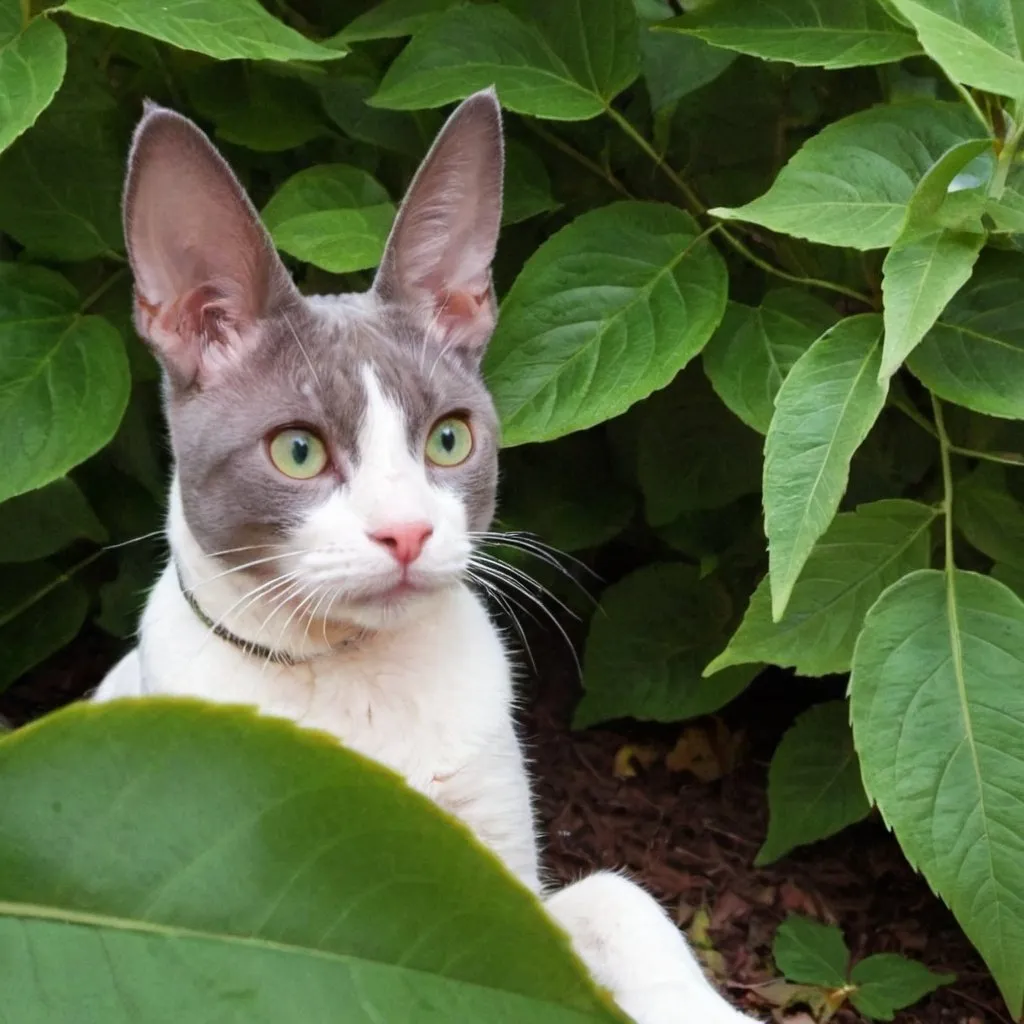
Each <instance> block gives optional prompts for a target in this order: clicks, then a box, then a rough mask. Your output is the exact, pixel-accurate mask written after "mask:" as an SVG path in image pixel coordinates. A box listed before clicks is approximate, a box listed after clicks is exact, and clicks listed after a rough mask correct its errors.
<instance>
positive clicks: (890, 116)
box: [711, 100, 984, 249]
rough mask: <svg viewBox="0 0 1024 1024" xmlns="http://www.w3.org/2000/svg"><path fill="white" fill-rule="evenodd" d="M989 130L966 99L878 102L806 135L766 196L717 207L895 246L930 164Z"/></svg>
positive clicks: (872, 245) (843, 239)
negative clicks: (961, 101)
mask: <svg viewBox="0 0 1024 1024" xmlns="http://www.w3.org/2000/svg"><path fill="white" fill-rule="evenodd" d="M983 131H984V130H983V129H982V127H981V126H980V125H979V124H978V122H977V121H975V119H974V117H973V116H972V115H971V113H970V111H969V110H968V109H967V108H966V107H965V106H963V105H961V104H955V103H938V102H936V101H934V100H914V101H909V102H906V103H900V104H897V105H895V106H877V107H872V108H870V109H869V110H863V111H861V112H860V113H857V114H853V115H851V116H850V117H846V118H843V119H842V120H841V121H837V122H835V123H834V124H830V125H829V126H828V127H826V128H825V129H823V130H822V131H821V132H819V133H818V134H817V135H815V136H814V138H812V139H811V140H810V141H809V142H807V143H805V144H804V145H803V147H802V148H801V149H800V150H799V152H798V153H797V154H796V155H795V156H794V157H793V158H792V159H791V160H790V161H789V163H788V164H786V166H785V167H784V168H783V169H782V171H781V172H780V173H779V176H778V177H777V178H776V179H775V182H774V184H773V185H772V187H771V188H770V189H769V190H768V191H767V192H766V193H765V194H764V195H763V196H761V197H759V198H758V199H755V200H754V201H753V202H751V203H747V204H746V206H740V207H738V208H733V209H730V208H719V209H716V210H712V211H711V212H712V213H713V214H714V215H715V216H718V217H725V218H727V219H733V220H745V221H750V222H752V223H754V224H760V225H762V226H763V227H766V228H770V229H771V230H772V231H781V232H782V233H784V234H790V235H795V236H796V237H798V238H807V239H809V240H810V241H812V242H822V243H825V244H827V245H842V246H849V247H850V248H853V249H878V248H882V247H883V246H889V245H892V243H893V242H895V241H896V239H897V237H898V236H899V233H900V229H901V228H902V225H903V219H904V216H905V214H906V208H907V204H908V203H909V202H910V199H911V196H912V195H913V192H914V188H915V187H916V185H917V183H918V182H919V181H920V180H921V178H923V177H924V175H925V174H926V173H927V172H928V170H929V168H930V167H931V166H932V165H933V164H934V163H935V161H936V160H938V159H939V157H940V156H942V154H943V153H945V152H946V151H947V150H948V149H949V148H950V147H951V146H954V145H956V144H957V143H960V142H964V141H966V140H968V139H977V138H981V137H982V135H983Z"/></svg>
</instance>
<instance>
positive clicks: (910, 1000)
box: [850, 953, 956, 1020]
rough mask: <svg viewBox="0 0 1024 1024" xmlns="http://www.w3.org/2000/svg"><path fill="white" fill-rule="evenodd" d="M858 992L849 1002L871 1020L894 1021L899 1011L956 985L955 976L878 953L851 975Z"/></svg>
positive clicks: (903, 957) (893, 955)
mask: <svg viewBox="0 0 1024 1024" xmlns="http://www.w3.org/2000/svg"><path fill="white" fill-rule="evenodd" d="M850 981H852V982H853V983H854V984H855V985H856V986H857V990H856V991H855V992H853V993H851V995H850V1002H851V1003H853V1005H854V1006H855V1007H856V1008H857V1009H858V1010H860V1012H861V1013H863V1014H864V1016H865V1017H870V1018H871V1019H872V1020H893V1019H894V1017H895V1014H896V1011H897V1010H902V1009H903V1008H904V1007H905V1006H912V1005H913V1004H914V1003H916V1002H917V1001H918V1000H920V999H923V998H924V997H925V996H926V995H928V994H929V993H931V992H934V991H935V990H936V989H937V988H939V987H941V986H942V985H949V984H952V982H954V981H956V975H955V974H936V973H935V972H933V971H930V970H928V968H927V967H925V965H924V964H921V963H918V962H917V961H916V960H908V959H907V958H906V957H905V956H900V955H899V954H898V953H876V954H875V955H874V956H869V957H868V958H867V959H866V960H861V962H860V963H859V964H856V965H855V966H854V968H853V970H852V971H851V972H850Z"/></svg>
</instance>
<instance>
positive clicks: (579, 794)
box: [0, 633, 1009, 1024]
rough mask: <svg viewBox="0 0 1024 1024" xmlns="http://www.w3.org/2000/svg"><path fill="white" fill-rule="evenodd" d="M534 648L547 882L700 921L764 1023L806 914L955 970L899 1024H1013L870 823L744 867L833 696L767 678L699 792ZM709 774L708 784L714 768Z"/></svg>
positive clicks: (98, 641) (9, 700)
mask: <svg viewBox="0 0 1024 1024" xmlns="http://www.w3.org/2000/svg"><path fill="white" fill-rule="evenodd" d="M531 643H532V644H533V646H534V653H535V655H536V656H537V660H538V662H539V663H540V665H541V672H542V674H543V680H544V682H543V686H541V685H540V684H539V683H538V681H537V680H536V678H531V679H530V680H528V681H527V682H526V683H525V684H524V686H525V690H526V694H527V696H528V698H529V700H528V705H527V708H526V711H525V721H524V726H525V734H526V736H527V738H528V742H529V747H530V756H531V758H532V759H533V761H534V772H535V775H536V779H537V781H536V790H537V794H538V809H539V812H540V815H541V819H542V822H543V826H544V828H545V831H546V834H547V837H548V844H549V850H548V857H547V864H548V869H549V871H550V873H551V875H552V876H553V877H555V878H557V879H560V880H562V881H571V880H573V879H575V878H578V877H580V876H581V875H583V874H585V873H586V872H588V871H590V870H592V869H594V868H595V867H614V868H627V869H628V870H629V871H630V872H631V873H632V874H633V875H634V876H635V877H637V878H639V879H641V880H642V881H643V882H644V883H645V884H646V885H647V886H648V887H649V888H650V889H651V890H652V891H653V892H654V893H655V894H656V895H657V896H658V897H659V898H660V899H661V900H662V901H663V902H664V904H665V906H666V907H668V908H669V909H670V910H671V911H672V912H673V913H674V914H675V916H676V918H677V920H678V921H679V923H680V924H681V925H682V926H683V927H687V928H692V927H693V924H694V922H695V921H699V920H700V919H701V917H702V915H703V913H704V912H705V911H706V912H707V913H708V914H709V916H710V922H709V929H708V936H709V940H710V943H709V945H710V947H711V952H710V954H708V955H707V956H706V960H707V965H708V967H709V970H711V972H712V974H713V975H714V976H715V977H716V980H717V982H718V984H719V985H720V987H721V988H722V989H723V990H724V991H726V992H727V993H728V995H729V996H730V997H731V998H732V999H733V1001H734V1002H736V1003H737V1005H740V1006H742V1007H743V1008H744V1009H746V1010H747V1011H749V1012H752V1013H754V1014H755V1015H758V1016H760V1017H762V1018H763V1019H764V1020H771V1019H773V1014H775V1015H777V1016H776V1017H775V1019H777V1020H783V1019H785V1018H784V1017H783V1015H782V1011H781V1010H778V1009H777V1008H776V1006H775V1005H773V1003H772V1001H771V1000H770V999H769V998H767V996H766V989H765V983H766V982H770V981H771V980H772V979H773V978H774V977H775V972H774V970H773V967H772V960H771V941H772V936H773V935H774V932H775V929H776V927H777V926H778V924H779V922H780V921H782V920H783V919H784V918H785V917H786V916H787V915H788V914H789V913H799V914H807V915H810V916H814V917H817V918H819V919H822V920H825V921H828V922H832V923H837V924H838V925H840V926H841V927H842V929H843V931H844V933H845V935H846V939H847V942H848V943H849V945H850V948H851V949H852V951H853V954H854V956H855V957H862V956H866V955H869V954H871V953H878V952H902V953H905V954H907V955H908V956H912V957H914V958H916V959H919V960H921V961H923V962H924V963H926V964H928V965H929V966H930V967H932V968H933V969H935V970H941V971H951V972H954V973H956V975H957V981H956V983H955V984H953V985H952V986H950V987H947V988H943V989H941V990H940V991H939V992H938V993H936V994H934V995H932V996H930V997H928V998H927V999H926V1000H924V1001H923V1002H921V1003H919V1004H918V1005H916V1006H914V1007H913V1008H911V1009H910V1010H906V1011H903V1012H901V1013H899V1014H897V1017H896V1020H897V1021H898V1022H900V1024H998V1022H1006V1024H1009V1017H1008V1015H1007V1013H1006V1010H1005V1007H1004V1006H1003V1004H1002V1001H1001V1000H1000V998H999V995H998V992H997V991H996V988H995V986H994V984H993V983H992V981H991V979H990V978H989V976H988V973H987V972H986V970H985V967H984V965H983V964H982V962H981V960H980V959H979V957H978V956H977V954H976V953H975V952H974V950H973V948H972V947H971V945H970V944H969V943H968V942H967V941H966V939H965V938H964V937H963V935H962V934H961V933H960V930H959V929H958V927H957V925H956V922H955V921H954V920H953V918H952V915H951V914H950V913H949V912H948V911H947V910H946V909H945V907H944V906H943V905H942V904H941V903H940V902H939V900H938V899H937V898H936V897H935V896H934V895H933V894H932V893H931V891H930V890H929V888H928V886H927V884H926V883H925V882H924V881H923V880H922V879H921V878H920V877H919V876H918V875H916V874H915V873H914V872H913V871H912V870H911V869H910V868H909V867H908V866H907V864H906V862H905V861H904V859H903V857H902V855H901V853H900V850H899V847H898V846H897V845H896V842H895V840H894V839H893V838H892V836H891V835H890V834H889V833H888V831H887V830H886V829H885V828H884V826H883V825H882V824H881V822H880V821H878V820H877V819H869V820H868V821H866V822H863V823H862V824H860V825H857V826H854V827H853V828H850V829H847V830H845V831H844V832H842V833H841V834H840V835H839V836H836V837H835V838H833V839H830V840H827V841H825V842H822V843H818V844H815V845H814V846H813V847H810V848H807V849H804V850H801V851H798V852H796V853H793V854H791V855H790V856H788V857H786V858H784V859H783V860H781V861H779V862H778V863H777V864H774V865H771V866H769V867H766V868H760V869H758V868H755V867H754V866H753V860H754V855H755V853H756V852H757V850H758V848H759V846H760V844H761V842H762V840H763V838H764V834H765V828H766V825H767V808H766V801H765V785H766V775H767V765H768V760H769V758H770V757H771V752H772V750H773V749H774V747H775V745H776V744H777V743H778V740H779V738H780V736H781V735H782V733H783V732H784V731H785V729H786V728H787V727H788V726H789V725H790V724H791V722H792V720H793V718H794V717H795V716H796V715H797V714H798V713H799V712H800V711H801V710H803V709H804V708H805V707H807V706H808V705H809V704H811V703H813V702H814V701H816V700H820V699H828V698H830V697H833V696H838V695H839V693H841V689H835V690H834V692H833V690H829V689H828V683H827V682H823V681H821V680H816V681H814V682H813V686H811V685H808V684H807V683H801V681H798V680H795V679H793V678H791V677H789V676H787V675H785V674H782V673H777V674H775V675H774V676H769V677H767V678H766V677H762V679H761V680H759V681H758V682H757V683H756V684H755V685H754V686H753V687H752V688H751V689H750V690H749V691H748V692H747V693H746V694H744V695H743V697H741V698H740V699H739V700H738V701H736V702H734V703H733V704H732V705H731V706H730V707H729V708H727V709H726V711H725V712H724V713H723V714H722V716H721V718H720V719H719V720H717V721H714V722H705V723H696V728H697V729H698V730H700V731H703V732H704V733H705V734H707V735H708V736H717V738H718V739H717V742H718V744H719V747H718V749H719V750H722V749H725V748H726V747H730V746H731V745H732V744H735V745H737V746H738V753H737V754H736V755H735V757H734V758H730V757H729V756H721V757H719V758H718V762H719V764H718V767H719V769H724V773H723V774H722V775H721V777H720V778H717V779H714V780H713V781H706V782H702V781H700V780H699V779H697V778H696V777H695V776H694V775H693V774H691V772H689V771H686V770H676V771H670V770H669V769H668V767H667V766H666V764H665V755H666V754H667V753H668V752H669V751H670V750H671V749H672V747H673V746H674V744H675V742H676V741H677V739H678V738H679V736H680V733H681V727H679V726H675V727H667V726H645V725H638V724H636V723H630V722H624V723H616V724H615V725H614V726H613V727H609V728H604V729H593V730H589V731H586V732H578V733H573V732H571V730H570V728H569V721H570V719H571V711H572V708H573V705H574V703H575V701H576V699H577V697H578V693H579V690H578V682H577V672H576V668H575V665H574V663H573V660H572V658H571V656H570V654H569V651H568V648H567V647H566V646H565V645H564V644H562V643H561V641H560V640H557V639H552V637H551V636H550V635H542V636H537V637H535V638H531ZM116 653H117V649H116V646H115V645H114V644H112V643H111V642H110V641H109V640H108V639H107V638H105V637H104V636H103V635H101V634H98V633H87V634H85V635H84V636H83V637H81V638H80V639H79V640H78V641H77V642H76V643H75V644H74V645H73V646H72V647H71V648H69V649H67V650H65V651H63V652H62V653H61V654H59V655H57V656H56V657H55V658H54V659H52V660H51V661H50V662H48V663H47V664H46V665H44V666H42V667H41V668H40V669H38V670H37V671H36V672H34V673H32V674H31V676H29V677H28V678H26V679H24V680H22V681H21V682H20V683H19V684H17V685H16V686H14V687H12V688H11V689H10V690H9V691H8V692H7V693H5V694H2V695H0V715H3V716H4V717H6V718H7V719H9V721H10V722H11V723H12V724H14V725H19V724H22V723H24V722H26V721H29V720H31V719H32V718H34V717H36V716H37V715H39V714H41V713H43V712H45V711H48V710H50V709H53V708H56V707H59V706H61V705H62V704H65V703H67V702H69V701H71V700H74V699H76V698H77V697H79V696H81V694H83V693H84V692H86V691H87V690H89V689H90V688H92V687H93V686H95V685H96V684H97V683H98V682H99V680H100V679H101V678H102V675H103V672H104V671H105V669H106V667H107V666H108V665H109V664H110V663H111V661H112V660H113V658H114V657H115V656H116ZM766 675H767V674H766ZM692 727H693V726H692V725H691V728H692ZM691 735H692V734H691ZM627 746H629V747H632V748H634V749H639V751H640V753H641V754H642V755H650V756H649V758H648V760H649V764H648V767H646V768H645V767H643V766H642V765H640V764H638V762H637V760H636V758H631V759H628V760H629V765H630V767H631V768H632V770H633V771H635V772H636V774H635V775H634V776H633V777H621V774H622V773H621V771H620V772H617V770H616V768H617V758H618V762H619V764H618V767H619V768H621V766H622V764H623V762H625V761H626V760H627V758H626V756H625V752H623V748H624V747H627ZM652 759H653V760H652ZM714 760H715V759H712V761H714ZM730 760H732V761H733V763H732V764H729V763H728V762H729V761H730ZM710 774H712V775H713V774H716V773H715V770H714V764H712V766H711V771H710ZM767 991H769V992H770V991H771V990H770V989H769V990H767ZM788 1012H789V1013H793V1012H794V1010H792V1009H791V1010H790V1011H788ZM795 1012H796V1013H798V1014H799V1009H797V1010H796V1011H795ZM792 1019H793V1020H794V1022H795V1021H799V1020H800V1019H801V1018H800V1016H797V1017H795V1018H792ZM802 1019H803V1020H804V1021H808V1020H810V1018H808V1017H803V1018H802ZM833 1019H834V1020H835V1021H837V1022H841V1024H850V1022H853V1021H858V1020H860V1019H861V1018H860V1017H859V1015H858V1014H857V1013H856V1012H854V1011H852V1010H850V1009H844V1010H841V1011H840V1013H839V1014H838V1015H837V1016H836V1017H835V1018H833Z"/></svg>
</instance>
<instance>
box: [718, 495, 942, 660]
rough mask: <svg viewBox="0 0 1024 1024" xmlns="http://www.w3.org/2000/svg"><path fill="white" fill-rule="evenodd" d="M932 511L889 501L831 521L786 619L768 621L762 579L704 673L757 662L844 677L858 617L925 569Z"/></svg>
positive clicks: (765, 587)
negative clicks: (894, 585) (895, 585)
mask: <svg viewBox="0 0 1024 1024" xmlns="http://www.w3.org/2000/svg"><path fill="white" fill-rule="evenodd" d="M935 516H936V511H935V509H933V508H930V507H929V506H928V505H921V504H918V503H917V502H915V501H904V500H902V499H892V500H887V501H877V502H874V503H872V504H870V505H861V506H860V508H858V509H857V511H856V512H843V513H841V514H840V515H838V516H836V518H835V519H834V520H833V522H832V525H831V526H830V527H829V528H828V529H827V530H826V531H825V534H824V536H823V537H822V538H821V540H819V541H818V543H817V544H816V545H815V546H814V550H813V551H812V552H811V556H810V558H808V559H807V564H806V566H804V570H803V572H802V573H801V574H800V578H799V580H798V581H797V583H796V586H795V587H794V588H793V595H792V597H791V598H790V600H789V604H788V605H787V607H786V614H785V615H783V617H782V619H781V620H779V621H778V622H773V621H772V610H771V594H770V592H769V583H768V577H765V578H764V579H763V580H761V582H760V583H759V584H758V587H757V590H755V591H754V596H753V597H752V598H751V599H750V606H749V607H748V608H747V612H746V614H745V615H744V617H743V622H742V623H741V625H740V628H739V629H738V630H737V631H736V635H735V636H734V637H733V638H732V639H731V640H730V641H729V646H728V647H726V649H725V650H724V651H723V652H722V653H721V654H720V655H719V656H718V657H717V658H715V660H714V661H713V662H712V663H711V664H710V665H708V667H707V670H706V674H711V673H713V672H718V671H719V670H720V669H723V668H726V667H728V666H729V665H743V664H747V663H754V662H765V663H767V664H770V665H781V666H784V667H792V668H795V669H796V670H797V672H799V673H800V675H804V676H825V675H829V674H831V673H834V672H848V671H849V669H850V661H851V659H852V658H853V647H854V644H855V643H856V642H857V635H858V634H859V633H860V630H861V626H862V625H863V623H864V616H865V615H866V614H867V611H868V609H869V608H870V607H871V606H872V605H873V604H874V603H875V601H876V600H877V599H878V597H879V596H880V595H881V593H882V591H883V590H885V589H886V587H888V586H889V585H890V584H892V583H895V582H896V581H897V580H898V579H900V578H901V577H902V576H904V575H906V574H907V573H908V572H911V571H912V570H914V569H925V568H927V567H928V564H929V556H930V553H931V543H930V539H929V532H928V531H929V527H930V526H931V524H932V522H933V521H934V520H935Z"/></svg>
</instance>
